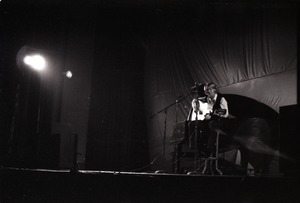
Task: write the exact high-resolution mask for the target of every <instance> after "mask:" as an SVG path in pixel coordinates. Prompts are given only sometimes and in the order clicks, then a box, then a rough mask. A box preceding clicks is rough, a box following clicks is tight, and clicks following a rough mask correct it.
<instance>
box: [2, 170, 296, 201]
mask: <svg viewBox="0 0 300 203" xmlns="http://www.w3.org/2000/svg"><path fill="white" fill-rule="evenodd" d="M299 179H300V178H299V177H274V176H273V177H271V176H234V175H222V176H220V175H214V176H212V175H201V174H193V175H186V174H172V173H150V172H149V173H148V172H125V171H123V172H121V171H98V170H78V171H72V170H48V169H22V168H7V167H2V168H1V170H0V189H1V193H0V200H1V202H300V195H299V191H298V190H299V189H298V188H299V186H300V184H299V183H300V181H299Z"/></svg>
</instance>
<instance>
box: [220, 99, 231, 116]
mask: <svg viewBox="0 0 300 203" xmlns="http://www.w3.org/2000/svg"><path fill="white" fill-rule="evenodd" d="M220 106H221V109H226V113H225V115H221V117H222V118H227V117H228V116H229V109H228V103H227V101H226V99H225V98H224V97H222V99H221V101H220Z"/></svg>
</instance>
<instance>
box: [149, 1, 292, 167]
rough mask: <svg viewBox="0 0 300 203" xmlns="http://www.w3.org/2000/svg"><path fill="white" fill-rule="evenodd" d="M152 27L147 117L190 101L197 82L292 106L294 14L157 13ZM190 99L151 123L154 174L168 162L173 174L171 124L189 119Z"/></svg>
mask: <svg viewBox="0 0 300 203" xmlns="http://www.w3.org/2000/svg"><path fill="white" fill-rule="evenodd" d="M150 27H151V29H149V30H151V32H150V33H149V35H148V37H147V45H148V52H147V56H146V65H145V66H146V69H145V71H146V74H145V75H146V78H145V79H146V91H145V92H146V98H147V99H146V101H147V103H146V110H147V115H152V114H153V113H155V112H157V111H159V110H160V109H163V108H165V107H167V106H169V105H171V104H174V102H175V101H176V100H177V99H178V98H181V97H182V96H186V95H189V94H190V93H191V91H190V87H192V86H193V85H194V83H195V82H197V83H207V82H211V81H212V82H214V83H216V84H217V85H218V86H219V88H220V90H221V92H223V93H230V94H239V95H243V96H246V97H249V98H252V99H255V100H259V101H260V102H263V103H264V104H265V105H267V106H269V107H270V108H272V109H274V110H277V111H278V109H279V106H280V105H288V104H290V103H293V102H295V101H296V95H295V93H296V91H295V90H296V77H295V75H296V64H297V63H296V62H297V60H296V59H297V58H296V57H297V51H296V49H297V47H296V44H297V43H296V42H297V39H296V38H297V12H296V10H294V9H292V8H290V9H286V8H279V7H278V8H276V7H275V8H258V7H252V8H246V7H245V8H243V7H240V8H229V7H227V8H226V7H222V8H218V7H217V6H216V7H215V8H212V7H210V8H207V9H196V8H193V9H189V10H184V9H178V10H171V11H170V10H160V11H159V12H157V13H156V19H155V20H154V21H153V23H152V24H151V26H150ZM222 90H223V91H222ZM285 92H288V93H287V94H285ZM193 96H194V95H189V96H188V97H187V98H186V99H184V100H183V101H181V102H180V103H177V104H176V105H171V107H170V108H168V111H167V112H166V111H164V112H162V113H160V114H158V115H156V116H155V117H154V118H152V119H148V122H147V124H148V132H149V144H150V145H149V146H150V154H151V158H152V159H155V160H156V158H159V159H158V161H156V165H155V167H156V168H161V167H162V163H166V161H167V167H168V169H170V168H169V167H171V165H172V164H171V162H172V153H173V147H174V146H173V145H172V144H171V143H170V140H169V139H170V137H171V136H172V133H173V129H174V125H175V124H176V123H178V122H183V121H184V120H185V119H186V118H187V114H188V111H189V109H190V101H191V99H192V98H193ZM229 107H230V104H229ZM249 111H251V107H249ZM165 121H167V122H165ZM165 123H166V124H165ZM165 136H166V139H167V141H166V143H165V145H166V146H163V145H164V141H163V140H164V137H165ZM274 136H277V135H274ZM164 148H165V149H166V151H167V152H166V153H165V154H166V157H163V154H164V152H163V151H164V150H163V149H164ZM163 159H165V161H163Z"/></svg>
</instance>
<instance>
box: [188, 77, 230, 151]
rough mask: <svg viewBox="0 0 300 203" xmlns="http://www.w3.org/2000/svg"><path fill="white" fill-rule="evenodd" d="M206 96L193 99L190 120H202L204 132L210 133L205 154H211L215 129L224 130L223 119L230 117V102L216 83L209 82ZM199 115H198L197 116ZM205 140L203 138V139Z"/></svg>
mask: <svg viewBox="0 0 300 203" xmlns="http://www.w3.org/2000/svg"><path fill="white" fill-rule="evenodd" d="M204 92H205V95H206V96H205V97H198V98H195V99H193V101H192V112H191V113H190V115H189V119H188V120H189V121H195V120H196V121H197V120H198V121H200V122H201V123H202V124H203V125H202V129H203V133H206V134H208V139H206V140H205V142H207V144H205V145H206V149H205V156H209V155H211V153H212V152H213V151H214V149H215V147H214V144H215V139H216V132H215V129H220V130H223V120H224V119H226V118H228V116H229V110H228V104H227V101H226V99H225V98H224V96H223V95H222V94H221V93H219V91H218V88H217V86H216V84H214V83H212V82H211V83H208V84H207V85H206V86H205V87H204ZM196 115H197V116H196ZM202 141H203V140H202Z"/></svg>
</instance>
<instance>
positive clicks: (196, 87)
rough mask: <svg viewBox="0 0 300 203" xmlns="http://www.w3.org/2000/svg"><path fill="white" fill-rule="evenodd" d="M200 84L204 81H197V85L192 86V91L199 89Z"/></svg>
mask: <svg viewBox="0 0 300 203" xmlns="http://www.w3.org/2000/svg"><path fill="white" fill-rule="evenodd" d="M200 85H202V83H200V84H197V83H196V82H195V85H194V86H192V87H191V88H190V89H191V90H192V91H197V90H198V89H199V87H200Z"/></svg>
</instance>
